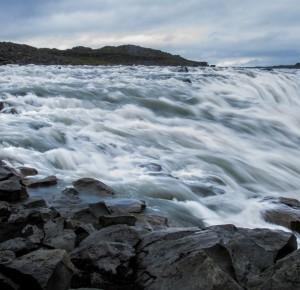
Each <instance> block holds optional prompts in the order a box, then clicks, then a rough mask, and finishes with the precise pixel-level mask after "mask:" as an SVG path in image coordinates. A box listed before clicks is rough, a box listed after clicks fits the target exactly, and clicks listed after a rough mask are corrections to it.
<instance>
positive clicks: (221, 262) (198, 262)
mask: <svg viewBox="0 0 300 290" xmlns="http://www.w3.org/2000/svg"><path fill="white" fill-rule="evenodd" d="M217 242H218V236H217V234H216V233H214V232H213V231H198V232H197V229H190V230H189V229H182V230H180V229H169V230H167V231H161V232H154V233H151V234H149V235H147V236H145V237H144V239H143V240H142V242H141V243H140V245H139V246H138V252H139V254H138V258H137V263H138V269H137V283H138V285H139V286H140V287H141V289H146V290H148V289H149V290H150V289H151V290H152V289H153V290H156V289H164V290H168V289H170V290H171V289H189V290H194V289H195V290H196V289H197V290H198V289H206V290H213V289H230V290H242V289H243V288H242V287H240V286H239V285H238V284H237V282H236V281H235V279H234V272H233V270H232V265H231V260H230V256H229V254H228V252H227V251H226V250H225V249H224V248H223V247H222V246H221V245H218V244H217Z"/></svg>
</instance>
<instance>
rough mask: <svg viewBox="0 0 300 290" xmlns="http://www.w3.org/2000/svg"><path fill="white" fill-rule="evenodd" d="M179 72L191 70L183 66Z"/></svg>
mask: <svg viewBox="0 0 300 290" xmlns="http://www.w3.org/2000/svg"><path fill="white" fill-rule="evenodd" d="M178 72H185V73H187V72H189V69H188V68H187V67H186V66H182V67H180V68H179V69H178Z"/></svg>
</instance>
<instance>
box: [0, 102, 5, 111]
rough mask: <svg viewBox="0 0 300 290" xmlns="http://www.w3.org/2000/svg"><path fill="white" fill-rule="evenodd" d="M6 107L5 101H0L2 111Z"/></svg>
mask: <svg viewBox="0 0 300 290" xmlns="http://www.w3.org/2000/svg"><path fill="white" fill-rule="evenodd" d="M3 109H4V102H0V112H1V111H2V110H3Z"/></svg>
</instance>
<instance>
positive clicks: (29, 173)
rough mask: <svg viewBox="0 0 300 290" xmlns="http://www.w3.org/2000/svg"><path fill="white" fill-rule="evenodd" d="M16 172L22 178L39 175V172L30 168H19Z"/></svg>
mask: <svg viewBox="0 0 300 290" xmlns="http://www.w3.org/2000/svg"><path fill="white" fill-rule="evenodd" d="M18 170H19V172H20V174H21V175H22V176H23V177H27V176H34V175H38V174H39V172H38V171H37V170H36V169H35V168H32V167H25V166H22V167H19V168H18Z"/></svg>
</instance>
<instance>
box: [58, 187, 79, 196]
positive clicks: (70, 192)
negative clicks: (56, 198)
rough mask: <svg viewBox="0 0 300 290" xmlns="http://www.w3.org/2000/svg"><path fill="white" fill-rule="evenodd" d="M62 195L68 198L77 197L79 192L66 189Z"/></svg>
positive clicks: (71, 188)
mask: <svg viewBox="0 0 300 290" xmlns="http://www.w3.org/2000/svg"><path fill="white" fill-rule="evenodd" d="M62 194H65V195H68V196H77V195H79V192H78V191H77V190H76V189H75V188H74V187H66V188H65V189H64V190H63V191H62Z"/></svg>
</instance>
